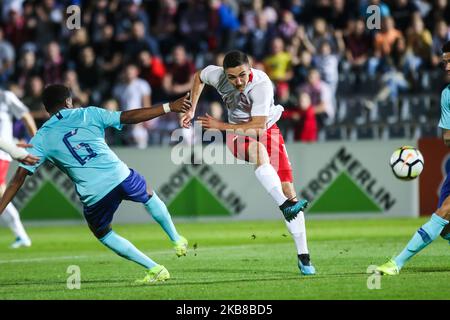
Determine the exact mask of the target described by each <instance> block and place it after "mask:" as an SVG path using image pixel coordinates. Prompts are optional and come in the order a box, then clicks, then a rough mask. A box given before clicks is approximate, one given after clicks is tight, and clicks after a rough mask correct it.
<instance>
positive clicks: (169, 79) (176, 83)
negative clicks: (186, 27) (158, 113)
mask: <svg viewBox="0 0 450 320" xmlns="http://www.w3.org/2000/svg"><path fill="white" fill-rule="evenodd" d="M194 74H195V67H194V64H193V63H192V61H191V60H190V59H189V58H188V57H187V55H186V50H185V49H184V47H183V46H180V45H178V46H176V47H175V48H174V49H173V53H172V63H170V64H169V65H168V67H167V73H166V75H165V76H164V79H163V86H164V89H165V91H166V93H167V94H168V95H169V99H170V100H172V99H174V98H178V97H180V96H181V95H183V94H185V93H186V92H188V91H189V90H190V89H191V85H192V81H193V80H194Z"/></svg>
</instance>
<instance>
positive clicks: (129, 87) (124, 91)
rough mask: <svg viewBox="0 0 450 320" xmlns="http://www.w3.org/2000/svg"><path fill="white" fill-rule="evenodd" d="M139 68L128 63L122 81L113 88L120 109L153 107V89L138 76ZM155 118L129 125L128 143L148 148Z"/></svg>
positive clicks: (127, 129)
mask: <svg viewBox="0 0 450 320" xmlns="http://www.w3.org/2000/svg"><path fill="white" fill-rule="evenodd" d="M138 75H139V69H138V67H137V66H136V65H134V64H128V65H127V66H126V67H125V68H124V72H123V75H122V81H121V82H120V83H117V84H116V86H115V87H114V89H113V96H114V98H115V99H116V100H117V101H118V102H119V109H120V110H121V111H126V110H130V109H138V108H150V107H151V93H152V89H151V87H150V85H149V84H148V83H147V81H145V80H143V79H140V78H138ZM155 120H158V119H154V120H151V121H150V122H149V123H145V124H139V125H135V126H129V127H127V128H126V135H127V137H126V141H127V144H133V145H136V146H137V147H139V148H146V147H147V145H148V132H147V129H148V128H152V127H155V126H156V122H157V121H155Z"/></svg>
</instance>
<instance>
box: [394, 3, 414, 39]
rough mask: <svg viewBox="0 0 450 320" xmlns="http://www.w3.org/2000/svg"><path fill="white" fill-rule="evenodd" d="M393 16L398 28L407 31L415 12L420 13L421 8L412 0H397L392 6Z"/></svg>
mask: <svg viewBox="0 0 450 320" xmlns="http://www.w3.org/2000/svg"><path fill="white" fill-rule="evenodd" d="M390 9H391V15H392V18H394V20H395V25H396V26H397V28H398V29H399V30H400V31H402V32H405V31H406V29H407V28H408V26H409V25H410V24H411V16H412V15H413V13H416V12H417V13H419V8H418V7H417V6H416V4H415V3H414V1H411V0H395V1H393V3H392V4H391V6H390Z"/></svg>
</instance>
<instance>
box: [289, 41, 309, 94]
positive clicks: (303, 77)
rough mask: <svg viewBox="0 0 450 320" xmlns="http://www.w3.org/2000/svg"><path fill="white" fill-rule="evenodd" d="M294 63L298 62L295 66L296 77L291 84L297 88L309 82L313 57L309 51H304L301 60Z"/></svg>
mask: <svg viewBox="0 0 450 320" xmlns="http://www.w3.org/2000/svg"><path fill="white" fill-rule="evenodd" d="M293 61H296V64H294V67H293V74H294V76H293V77H292V79H291V81H290V83H291V85H292V87H293V88H297V87H298V86H299V85H301V84H303V83H305V82H306V81H307V79H308V73H309V70H310V69H311V68H312V66H313V64H312V61H313V56H312V54H311V53H310V52H309V51H307V50H303V51H301V54H300V58H299V59H295V60H293Z"/></svg>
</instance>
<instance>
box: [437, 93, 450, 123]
mask: <svg viewBox="0 0 450 320" xmlns="http://www.w3.org/2000/svg"><path fill="white" fill-rule="evenodd" d="M439 127H440V128H443V129H450V85H448V86H447V87H445V89H444V90H442V94H441V120H440V121H439Z"/></svg>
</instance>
